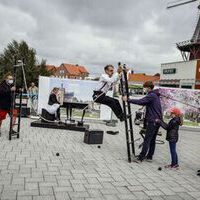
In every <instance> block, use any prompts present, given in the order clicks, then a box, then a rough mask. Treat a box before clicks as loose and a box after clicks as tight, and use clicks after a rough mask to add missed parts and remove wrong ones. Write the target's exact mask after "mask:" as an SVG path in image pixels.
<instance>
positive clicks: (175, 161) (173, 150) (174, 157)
mask: <svg viewBox="0 0 200 200" xmlns="http://www.w3.org/2000/svg"><path fill="white" fill-rule="evenodd" d="M169 148H170V154H171V159H172V162H171V165H172V166H174V165H178V155H177V153H176V142H169Z"/></svg>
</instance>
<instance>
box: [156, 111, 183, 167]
mask: <svg viewBox="0 0 200 200" xmlns="http://www.w3.org/2000/svg"><path fill="white" fill-rule="evenodd" d="M170 115H171V120H170V121H169V123H168V124H166V123H165V122H163V121H161V120H160V119H156V123H157V124H159V125H160V126H161V127H162V128H164V129H165V130H167V137H166V140H167V141H168V142H169V148H170V154H171V164H170V165H166V166H165V168H171V169H178V168H179V164H178V155H177V152H176V143H177V142H178V138H179V135H178V131H179V126H181V125H182V124H183V122H182V117H181V115H182V114H181V111H180V109H178V108H172V109H171V110H170Z"/></svg>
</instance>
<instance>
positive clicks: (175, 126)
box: [158, 117, 181, 142]
mask: <svg viewBox="0 0 200 200" xmlns="http://www.w3.org/2000/svg"><path fill="white" fill-rule="evenodd" d="M158 124H159V125H161V126H162V128H164V129H165V130H167V136H166V140H167V141H169V142H178V138H179V136H178V130H179V126H180V125H181V119H180V117H174V118H172V119H171V120H170V121H169V123H168V124H166V123H165V122H163V121H161V120H160V121H158Z"/></svg>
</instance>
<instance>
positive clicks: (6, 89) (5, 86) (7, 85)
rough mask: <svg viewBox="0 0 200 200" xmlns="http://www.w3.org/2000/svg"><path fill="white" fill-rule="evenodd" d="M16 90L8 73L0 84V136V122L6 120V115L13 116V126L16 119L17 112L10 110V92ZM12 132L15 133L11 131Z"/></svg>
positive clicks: (0, 123)
mask: <svg viewBox="0 0 200 200" xmlns="http://www.w3.org/2000/svg"><path fill="white" fill-rule="evenodd" d="M15 90H16V88H15V87H14V85H13V77H12V75H11V74H10V73H8V74H6V75H5V77H4V79H3V81H2V82H1V83H0V135H1V125H2V121H3V120H4V119H6V116H7V114H9V115H10V114H11V112H12V114H13V125H14V124H15V121H16V117H17V110H16V109H14V110H11V104H12V92H14V91H15ZM13 132H15V131H14V130H13Z"/></svg>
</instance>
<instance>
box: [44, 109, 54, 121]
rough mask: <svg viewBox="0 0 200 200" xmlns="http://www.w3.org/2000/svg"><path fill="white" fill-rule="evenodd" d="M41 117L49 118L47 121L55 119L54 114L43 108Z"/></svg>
mask: <svg viewBox="0 0 200 200" xmlns="http://www.w3.org/2000/svg"><path fill="white" fill-rule="evenodd" d="M41 117H42V118H44V119H46V120H49V121H54V120H55V115H52V114H50V113H49V112H48V111H47V110H45V109H44V108H43V109H42V115H41ZM44 119H41V122H47V123H48V121H46V120H44Z"/></svg>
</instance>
